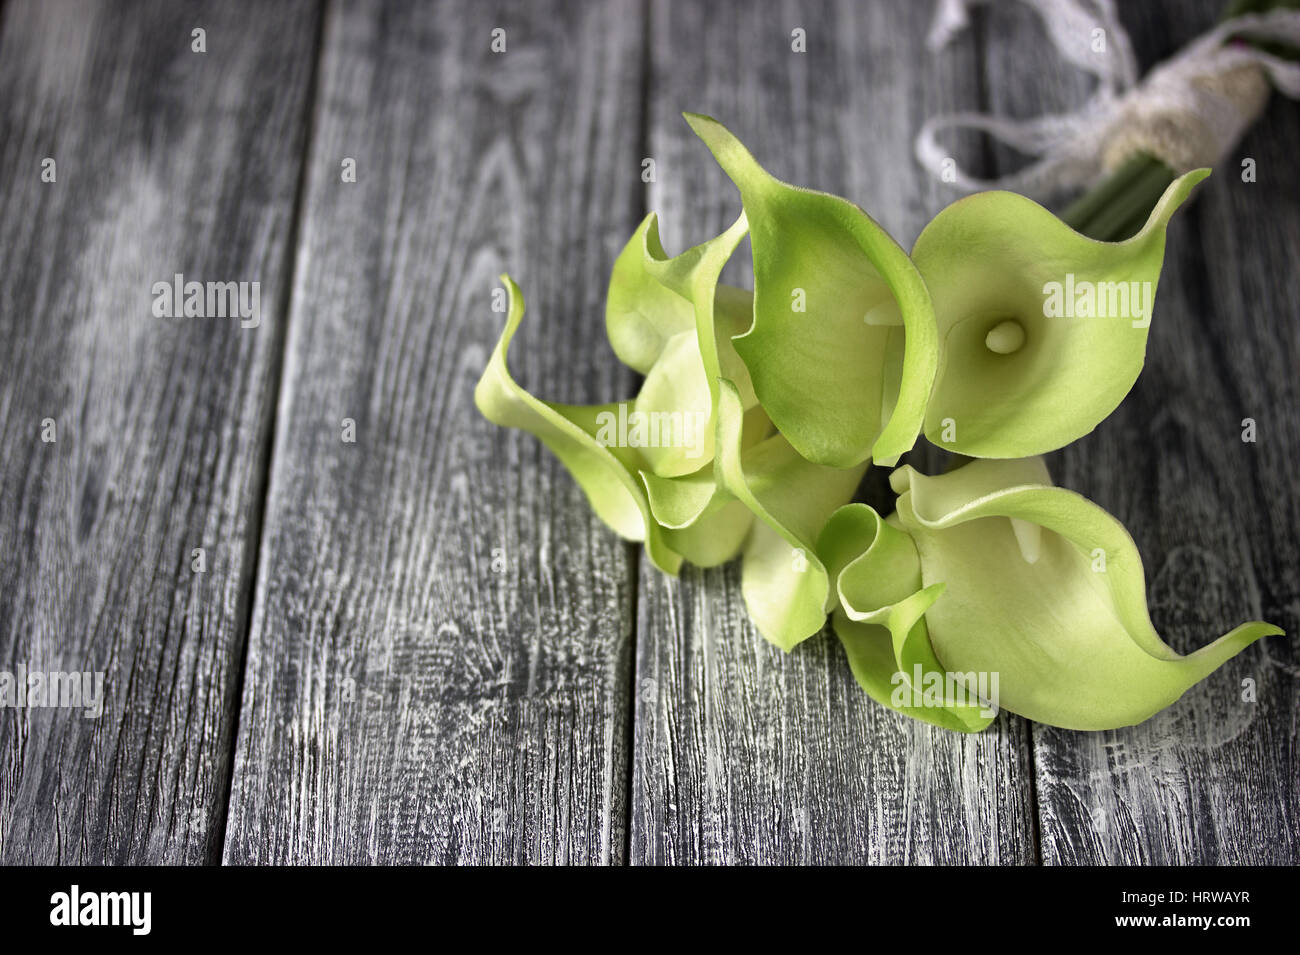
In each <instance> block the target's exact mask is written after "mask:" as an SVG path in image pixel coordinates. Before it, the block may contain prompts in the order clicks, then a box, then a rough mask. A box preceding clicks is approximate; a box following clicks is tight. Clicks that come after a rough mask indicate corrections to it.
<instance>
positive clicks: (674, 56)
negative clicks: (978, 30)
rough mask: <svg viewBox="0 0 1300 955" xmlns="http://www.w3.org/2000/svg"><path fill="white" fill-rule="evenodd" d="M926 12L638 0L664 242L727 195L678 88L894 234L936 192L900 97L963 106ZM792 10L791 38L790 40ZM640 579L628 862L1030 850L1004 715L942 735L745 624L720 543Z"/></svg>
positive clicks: (952, 61) (1023, 783) (841, 661)
mask: <svg viewBox="0 0 1300 955" xmlns="http://www.w3.org/2000/svg"><path fill="white" fill-rule="evenodd" d="M930 13H931V10H930V6H929V5H928V4H917V3H914V2H904V0H899V2H894V3H888V4H883V3H870V4H867V3H849V2H845V3H840V4H825V3H787V4H783V5H780V6H777V5H772V6H765V7H764V8H763V12H762V14H761V15H759V14H758V13H756V12H755V11H754V9H753V8H752V6H750V5H747V4H743V3H716V2H715V3H709V4H699V3H690V2H673V3H659V4H656V5H655V12H654V17H653V23H652V63H653V72H652V76H651V83H650V97H651V101H650V117H651V127H650V154H651V155H652V156H654V157H655V158H656V160H657V161H658V184H657V186H656V187H654V188H653V189H652V192H651V199H652V201H651V205H652V207H653V208H655V209H657V210H658V211H659V212H660V216H661V222H662V226H663V233H664V241H665V244H666V245H667V247H668V250H669V252H673V251H677V250H680V249H682V248H684V247H685V246H686V245H688V244H692V243H694V242H698V241H701V240H703V239H704V238H706V237H708V236H709V235H713V234H716V233H717V232H718V231H719V230H721V229H722V228H724V227H725V226H726V225H727V224H729V223H730V222H731V220H732V218H734V216H735V214H736V213H737V212H738V211H739V198H738V196H737V195H736V193H735V190H734V188H733V187H732V186H731V185H730V183H728V182H727V180H726V178H725V176H723V174H722V173H721V172H720V171H719V170H718V169H717V168H716V166H715V165H714V163H713V160H712V159H711V158H710V157H709V155H708V153H707V151H706V150H705V148H704V147H703V145H702V144H700V143H699V142H698V141H696V140H695V138H694V137H693V136H692V134H691V133H690V130H689V129H688V128H687V127H686V125H685V124H684V123H683V122H682V120H681V119H680V117H679V116H678V112H679V111H680V110H683V109H689V110H696V111H702V112H707V113H710V114H712V115H714V116H716V117H717V118H718V119H720V120H721V121H723V122H724V123H727V124H728V125H730V126H731V128H732V129H733V130H734V131H735V132H736V133H737V134H738V135H739V136H740V137H741V138H742V139H743V140H744V141H745V142H746V144H747V145H749V146H750V148H751V149H752V150H753V151H754V153H755V154H756V156H758V158H759V160H760V161H761V162H763V163H764V164H765V165H766V166H767V167H768V168H769V169H770V170H771V171H772V172H773V173H775V174H776V175H778V176H781V177H782V178H784V179H787V180H789V181H792V182H795V183H799V184H801V185H807V186H812V187H816V188H822V189H826V190H829V191H832V192H836V193H839V194H841V195H847V196H849V197H850V198H852V199H854V200H855V201H857V202H858V203H859V204H860V205H862V206H864V207H865V208H866V209H867V210H868V211H869V212H870V213H871V214H872V215H873V216H875V217H876V218H877V219H878V220H879V221H880V222H881V223H882V224H883V225H884V226H885V227H886V228H888V229H889V230H890V231H891V232H892V233H893V234H894V235H896V236H897V237H898V238H899V239H900V241H902V242H904V243H905V244H910V242H911V241H912V239H913V238H915V236H916V234H917V233H918V232H919V231H920V228H921V226H922V225H923V224H924V222H925V221H926V219H927V218H928V216H929V215H930V214H932V213H933V212H935V211H937V210H938V209H939V208H940V207H941V206H942V205H943V204H944V201H946V200H945V197H944V195H943V194H942V193H941V192H940V190H939V188H938V187H937V186H936V185H935V184H934V183H932V182H931V181H930V180H929V178H928V177H927V176H925V175H924V174H922V173H921V172H920V170H919V169H918V168H917V167H916V165H915V163H914V162H913V160H912V156H911V138H912V135H913V133H914V131H915V128H916V124H917V123H918V122H919V116H920V115H921V114H922V113H928V112H932V111H938V110H941V109H942V110H946V109H954V108H960V107H972V106H974V105H975V102H974V96H975V92H976V84H975V82H974V78H975V63H974V59H973V56H972V44H971V42H970V41H969V40H966V41H964V42H963V43H960V44H958V45H957V46H956V47H955V48H954V50H953V51H951V52H950V53H948V54H947V55H945V56H944V58H943V59H941V60H939V61H936V62H928V61H927V60H926V59H925V55H924V51H923V47H922V38H923V36H924V33H925V30H926V28H927V26H928V17H929V15H930ZM796 27H802V28H803V29H804V30H806V31H807V52H806V53H804V54H798V53H794V52H792V51H791V31H792V30H793V29H794V28H796ZM745 248H747V246H745ZM743 257H744V256H742V258H743ZM742 271H743V269H742ZM738 277H739V276H738ZM883 473H884V472H883V471H882V472H880V474H883ZM876 476H877V477H879V476H880V475H876ZM877 490H879V487H878V486H877ZM877 503H879V504H882V505H883V504H884V503H885V499H884V498H883V497H882V498H881V499H880V500H878V501H877ZM640 582H641V594H640V598H639V601H638V645H637V670H636V676H637V688H638V694H637V721H636V748H635V756H634V778H633V801H632V861H634V862H638V863H662V862H709V863H721V862H810V863H825V862H892V863H898V862H950V863H965V862H998V863H1011V862H1026V861H1032V860H1033V859H1034V858H1035V855H1036V852H1035V848H1034V842H1033V831H1032V803H1031V801H1030V791H1029V754H1028V732H1027V729H1026V726H1025V723H1024V722H1023V721H1022V720H1019V719H1016V718H1008V717H1006V716H1004V717H1000V718H999V720H998V721H997V723H996V724H995V725H994V726H993V727H991V728H990V729H989V730H988V731H987V732H986V733H985V734H983V735H980V736H975V737H962V736H959V735H957V734H951V733H946V732H944V731H941V730H937V729H934V728H931V727H928V726H924V725H922V724H919V723H916V722H913V721H910V720H907V719H905V718H903V717H900V716H897V715H896V714H893V713H891V712H888V711H886V710H884V709H883V708H881V707H878V706H877V705H876V704H874V703H873V702H872V701H871V700H870V699H869V698H868V697H867V696H866V694H864V693H863V692H862V691H861V690H860V689H859V688H858V686H857V684H856V683H855V682H854V680H853V677H852V675H851V673H850V671H849V667H848V662H847V659H846V658H845V656H844V653H843V651H842V650H841V648H840V645H839V643H838V641H837V640H835V638H834V636H833V635H832V634H830V633H829V631H828V632H827V633H825V634H823V635H821V636H819V637H815V638H813V639H811V640H809V641H807V642H806V643H805V644H803V645H801V646H800V647H799V648H798V649H796V650H795V651H794V652H793V653H791V654H789V655H785V654H782V653H781V652H780V651H779V650H776V649H775V648H773V647H771V646H769V645H767V644H765V643H763V641H762V640H761V638H759V637H758V635H757V634H756V632H755V631H754V629H753V628H752V626H751V625H750V624H749V622H748V619H747V617H746V614H745V610H744V604H743V601H742V600H741V596H740V588H739V573H738V567H737V565H735V564H733V565H731V566H729V567H727V568H723V569H720V570H714V571H708V572H699V571H686V572H685V573H684V574H683V576H682V578H681V579H680V580H678V581H674V580H671V579H669V578H665V577H664V576H663V575H661V574H659V573H658V572H656V571H655V570H654V569H653V568H650V567H648V566H643V568H642V571H641V574H640Z"/></svg>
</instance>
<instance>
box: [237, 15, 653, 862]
mask: <svg viewBox="0 0 1300 955" xmlns="http://www.w3.org/2000/svg"><path fill="white" fill-rule="evenodd" d="M642 20H643V13H642V9H641V7H640V5H639V4H637V3H635V2H611V3H601V4H583V5H581V6H579V5H572V6H564V7H557V6H554V5H548V4H529V3H522V2H521V3H508V4H496V3H478V2H468V0H463V2H448V3H439V4H436V5H433V6H422V5H418V4H412V5H409V6H406V5H403V6H393V5H385V4H381V3H378V2H374V3H349V4H335V5H332V6H331V7H330V12H329V14H328V16H327V21H326V30H325V45H324V46H325V49H324V56H323V60H322V63H321V93H320V104H321V108H320V112H319V114H318V116H317V119H316V128H315V135H314V137H313V142H312V144H311V148H310V153H309V167H310V173H309V178H308V191H307V198H306V212H305V218H304V222H303V227H302V242H301V245H300V248H299V250H298V273H297V274H298V278H297V282H296V289H295V293H294V301H293V308H292V312H291V325H290V338H289V345H288V348H287V352H286V374H285V386H284V392H283V400H282V406H281V411H280V414H279V418H278V424H277V437H276V446H275V463H274V468H273V472H272V479H271V487H270V496H269V503H268V513H267V521H266V534H265V537H264V543H263V551H262V557H261V563H260V573H259V576H258V580H257V598H256V602H255V609H254V620H253V626H252V632H251V637H250V649H249V660H248V669H247V676H246V683H245V690H244V698H243V710H242V716H241V722H240V731H239V742H238V749H237V753H236V758H235V768H234V772H235V782H234V787H233V792H232V801H231V807H230V819H229V826H228V829H227V840H226V847H225V859H226V861H227V862H230V863H245V862H293V863H344V862H349V863H350V862H382V863H427V862H457V863H472V862H491V863H513V862H547V863H553V862H556V863H558V862H575V863H576V862H618V861H621V860H622V859H623V857H624V849H625V842H626V835H625V824H626V808H625V795H626V787H627V781H626V780H627V771H628V770H627V762H628V757H627V737H628V731H629V725H628V721H629V719H630V710H631V708H630V703H629V693H630V685H631V671H630V668H631V639H632V614H633V609H632V608H633V600H634V577H633V566H634V564H633V558H632V556H631V551H630V549H629V548H628V547H627V546H626V545H625V544H623V543H621V542H620V541H619V540H618V539H617V538H616V537H614V536H613V535H612V534H611V533H610V532H609V531H607V530H606V529H605V528H604V527H603V526H601V525H600V524H599V522H598V521H597V520H596V519H595V518H594V517H593V516H592V514H591V511H590V508H589V507H588V505H587V503H586V500H585V498H584V497H583V495H582V493H581V492H580V491H579V489H578V488H577V486H576V484H574V482H573V481H572V479H571V478H570V477H569V476H568V475H567V474H566V473H565V472H564V469H563V468H562V467H561V466H560V465H559V464H558V463H557V462H556V461H555V460H554V459H553V458H552V457H551V455H550V454H549V452H547V451H546V450H545V448H543V447H542V446H541V445H540V443H539V442H537V441H536V440H535V439H533V438H532V437H530V436H528V435H524V434H520V433H517V432H509V431H504V430H501V429H498V428H496V427H494V426H493V425H491V424H489V423H488V422H486V421H485V420H483V419H482V418H481V417H480V416H479V414H478V412H477V410H476V409H475V407H474V403H473V387H474V383H475V381H476V380H477V378H478V376H479V374H480V372H481V371H482V369H483V367H484V365H485V363H486V361H487V358H488V355H489V353H490V351H491V348H492V346H493V344H494V342H495V340H496V338H497V336H498V334H499V332H500V329H501V327H502V324H503V322H504V316H503V315H501V314H496V313H494V312H493V311H492V308H491V293H492V290H493V289H494V288H496V287H498V286H499V284H500V283H499V281H498V279H497V275H498V273H500V272H501V271H502V270H505V269H508V270H509V271H510V273H511V274H512V276H513V277H514V278H516V279H517V280H518V281H519V282H520V284H521V286H522V288H523V290H524V293H525V295H526V296H527V299H528V306H529V314H530V316H531V317H530V318H528V319H526V321H525V323H524V326H523V329H522V330H521V332H520V334H519V337H518V338H517V340H516V344H515V346H514V349H513V352H514V353H513V355H512V366H513V369H514V371H515V373H516V375H517V377H518V378H519V380H520V382H521V384H523V386H524V387H526V388H528V389H530V390H531V391H533V392H534V393H537V394H540V395H542V396H544V397H547V398H551V399H557V400H562V401H571V402H596V401H607V400H609V399H610V397H611V396H614V395H628V394H631V392H632V389H633V387H634V382H633V379H632V377H631V375H630V374H629V373H627V372H625V371H622V370H620V366H619V365H618V363H617V361H616V360H615V359H614V356H613V353H612V351H611V350H610V349H609V347H608V345H606V344H604V335H603V302H604V290H605V283H606V282H607V281H608V274H609V269H610V267H611V266H612V263H613V259H614V257H615V255H616V254H617V252H618V251H619V249H620V248H621V246H622V244H623V243H624V242H625V241H626V240H627V237H628V236H629V235H631V233H632V230H633V229H634V227H635V225H636V221H637V218H638V216H639V215H640V211H641V205H642V201H641V194H642V187H641V181H640V163H639V158H638V156H639V146H638V138H639V129H640V121H639V115H640V114H639V101H640V85H641V66H642V58H641V48H642V40H641V35H642V33H641V31H642ZM498 27H499V28H502V29H504V30H505V38H506V52H504V53H501V54H494V53H493V52H492V51H491V49H490V43H491V40H492V31H493V29H495V28H498ZM345 158H353V159H355V160H356V166H357V181H356V182H355V183H344V182H341V175H340V172H341V163H342V161H343V160H344V159H345ZM344 418H352V419H354V420H355V422H356V442H355V443H354V444H348V443H344V442H343V441H342V440H341V434H342V432H341V423H342V420H343V419H344ZM494 561H497V562H500V566H501V567H502V569H501V571H500V572H497V571H496V570H494Z"/></svg>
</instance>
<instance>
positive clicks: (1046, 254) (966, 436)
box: [912, 169, 1209, 458]
mask: <svg viewBox="0 0 1300 955" xmlns="http://www.w3.org/2000/svg"><path fill="white" fill-rule="evenodd" d="M1207 175H1209V170H1208V169H1198V170H1196V171H1194V172H1189V173H1187V174H1186V175H1184V176H1180V177H1179V178H1178V179H1176V180H1175V181H1174V182H1173V183H1172V184H1171V185H1170V186H1169V188H1168V189H1167V190H1165V194H1164V196H1163V197H1162V198H1161V199H1160V201H1159V203H1158V204H1157V205H1156V207H1155V209H1154V210H1153V211H1152V213H1151V215H1150V216H1149V217H1148V219H1147V222H1146V224H1145V225H1144V226H1143V227H1142V229H1141V230H1140V231H1139V232H1138V233H1137V234H1136V235H1134V236H1133V237H1132V238H1129V239H1126V240H1124V241H1123V242H1099V241H1097V240H1095V239H1090V238H1088V237H1087V236H1084V235H1081V234H1080V233H1078V232H1075V231H1074V230H1073V229H1071V228H1070V227H1069V226H1068V225H1066V224H1065V223H1064V222H1062V221H1061V220H1060V219H1058V218H1057V217H1056V216H1054V215H1052V213H1050V212H1048V211H1047V210H1046V209H1044V208H1043V207H1042V206H1040V205H1039V204H1038V203H1036V202H1033V201H1032V200H1030V199H1026V198H1025V197H1024V196H1019V195H1016V194H1015V193H1012V192H981V193H976V194H975V195H973V196H968V197H966V198H965V199H958V200H957V201H956V202H954V203H953V204H952V205H950V206H948V207H947V208H946V209H944V210H943V211H942V212H940V213H939V214H938V215H937V216H935V217H934V219H933V220H931V222H930V224H929V225H927V226H926V227H925V229H924V230H923V231H922V232H921V235H920V236H919V237H918V238H917V240H916V244H915V245H914V246H913V248H912V261H913V262H915V263H916V267H917V268H918V269H919V270H920V272H921V275H922V276H923V277H924V279H925V284H926V287H927V288H928V289H929V291H930V297H931V300H932V302H933V305H934V315H935V322H936V326H937V329H938V342H939V361H938V372H937V375H936V378H935V383H934V392H933V394H932V395H931V396H930V400H929V403H928V405H927V407H926V412H925V436H926V437H927V438H929V439H930V440H931V441H932V442H934V443H935V444H937V445H939V446H941V447H943V448H946V449H948V450H950V451H954V452H957V453H960V454H965V455H969V456H971V457H980V458H1018V457H1029V456H1032V455H1036V454H1044V453H1046V452H1048V451H1054V450H1056V449H1057V448H1060V447H1064V446H1065V445H1066V444H1069V443H1070V442H1071V441H1074V440H1076V439H1078V438H1081V437H1083V436H1084V435H1085V434H1087V433H1088V432H1089V431H1091V430H1092V429H1093V428H1095V427H1096V426H1097V425H1098V424H1099V423H1100V422H1101V421H1102V420H1103V419H1105V418H1106V416H1107V415H1109V414H1110V413H1111V412H1112V411H1114V410H1115V408H1116V407H1118V406H1119V403H1120V402H1121V401H1123V400H1124V396H1125V395H1127V394H1128V392H1129V390H1130V389H1131V388H1132V387H1133V383H1134V382H1135V381H1137V377H1138V374H1139V372H1141V370H1142V364H1143V362H1144V361H1145V358H1146V344H1147V335H1148V332H1149V329H1150V326H1151V311H1152V308H1153V306H1154V301H1155V291H1156V284H1157V282H1158V280H1159V278H1160V267H1161V263H1162V262H1163V259H1164V250H1165V231H1166V227H1167V226H1168V224H1169V219H1170V217H1171V216H1173V214H1174V212H1175V211H1177V209H1178V207H1179V206H1180V205H1181V204H1182V203H1183V202H1184V201H1185V200H1186V198H1187V196H1188V195H1189V194H1190V193H1191V191H1192V188H1193V187H1194V186H1195V185H1196V184H1197V183H1198V182H1200V181H1201V180H1202V179H1204V178H1205V177H1206V176H1207Z"/></svg>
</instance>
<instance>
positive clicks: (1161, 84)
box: [915, 0, 1300, 198]
mask: <svg viewBox="0 0 1300 955" xmlns="http://www.w3.org/2000/svg"><path fill="white" fill-rule="evenodd" d="M987 2H989V0H939V5H938V9H937V10H936V13H935V19H934V23H933V25H932V26H931V29H930V35H929V37H928V38H927V40H926V44H927V46H929V48H930V49H931V51H932V52H937V51H938V50H941V49H942V48H943V47H944V46H946V45H947V43H948V42H949V41H950V40H951V39H952V37H953V36H954V35H956V34H957V33H959V32H960V31H961V30H963V29H964V28H965V27H966V26H967V24H968V22H969V17H968V10H969V8H970V7H972V6H974V5H976V4H977V3H987ZM1020 2H1022V3H1025V4H1026V5H1028V6H1029V7H1031V8H1033V9H1034V10H1035V11H1036V12H1037V13H1038V14H1039V16H1041V17H1042V19H1043V22H1044V24H1045V26H1046V27H1047V34H1048V37H1049V39H1050V41H1051V43H1052V45H1053V47H1055V48H1056V50H1057V52H1058V53H1059V54H1060V55H1061V56H1062V57H1063V58H1064V59H1065V60H1067V61H1068V62H1069V63H1071V64H1073V65H1075V66H1077V67H1079V68H1081V69H1083V70H1085V71H1087V72H1088V73H1090V74H1092V75H1093V76H1095V77H1096V79H1097V87H1096V89H1095V90H1094V91H1093V93H1092V94H1091V96H1089V98H1088V100H1087V101H1086V102H1085V103H1084V104H1083V105H1082V106H1080V107H1079V108H1078V109H1076V110H1074V111H1073V112H1069V113H1057V114H1045V115H1042V116H1036V117H1033V118H1030V119H1012V118H1010V117H1004V116H995V115H992V114H989V113H973V112H964V113H949V114H944V115H940V116H934V117H931V118H930V119H929V120H927V121H926V122H925V124H924V125H923V126H922V127H921V130H920V132H919V133H918V134H917V137H916V143H915V152H916V158H917V160H918V161H919V162H920V163H921V165H922V166H923V167H925V168H926V169H928V170H930V171H931V172H932V173H933V174H934V175H936V176H938V177H939V178H941V179H943V180H945V181H947V182H952V183H954V184H955V185H957V186H958V187H960V188H962V189H965V190H968V191H973V190H980V189H1011V190H1014V191H1016V192H1021V193H1024V194H1026V195H1031V196H1037V197H1040V198H1045V197H1047V196H1050V195H1054V194H1056V193H1059V192H1062V191H1064V190H1067V189H1069V190H1077V189H1079V188H1081V187H1084V186H1087V185H1091V184H1092V183H1093V182H1094V181H1096V179H1097V178H1099V177H1100V176H1101V175H1102V174H1103V173H1105V172H1107V171H1109V170H1111V169H1113V168H1115V167H1116V166H1118V165H1120V164H1121V163H1122V162H1123V161H1124V160H1125V159H1127V158H1128V157H1129V156H1131V155H1133V154H1134V153H1136V152H1146V153H1150V154H1151V155H1154V156H1156V157H1157V158H1159V159H1161V160H1162V161H1164V162H1165V163H1166V164H1167V165H1169V166H1170V167H1171V168H1172V169H1173V170H1174V171H1175V172H1176V173H1182V172H1186V171H1187V170H1188V169H1195V168H1197V167H1198V166H1212V165H1215V164H1217V163H1218V162H1220V161H1221V160H1222V159H1223V158H1224V156H1226V155H1227V154H1228V153H1229V152H1230V151H1231V150H1232V149H1233V147H1234V146H1236V144H1237V143H1238V142H1239V141H1240V139H1241V137H1242V135H1243V134H1244V133H1245V131H1246V129H1247V128H1249V127H1250V125H1251V124H1252V123H1253V122H1254V121H1255V120H1256V119H1257V118H1258V117H1259V114H1260V113H1261V112H1262V111H1263V108H1264V104H1265V103H1266V102H1267V100H1268V90H1269V81H1272V85H1273V86H1274V87H1276V88H1277V89H1278V90H1280V91H1281V92H1283V93H1285V94H1286V95H1287V96H1290V97H1292V98H1296V97H1300V64H1295V63H1291V62H1289V61H1287V60H1284V59H1281V58H1280V57H1276V56H1273V55H1271V54H1269V53H1265V52H1264V51H1262V50H1259V49H1256V48H1255V47H1253V46H1248V45H1246V44H1245V43H1242V42H1239V41H1241V40H1244V39H1252V40H1265V41H1267V40H1275V41H1281V42H1283V43H1286V44H1289V45H1291V46H1297V47H1300V11H1293V10H1279V11H1273V12H1270V13H1264V14H1250V15H1246V16H1241V17H1237V18H1235V19H1233V20H1229V21H1226V22H1224V23H1222V24H1219V25H1218V26H1216V27H1214V28H1213V29H1212V30H1210V31H1209V32H1207V33H1205V34H1203V35H1202V36H1200V37H1198V38H1197V39H1196V40H1194V41H1193V42H1191V43H1190V44H1188V45H1187V46H1186V47H1184V48H1183V49H1182V50H1181V51H1180V52H1179V53H1178V54H1177V55H1176V56H1174V57H1173V58H1171V59H1169V60H1166V61H1165V62H1164V63H1161V64H1160V65H1159V66H1157V67H1155V68H1154V69H1152V70H1151V71H1150V72H1149V73H1148V74H1147V75H1146V77H1145V78H1144V79H1143V80H1142V81H1141V82H1140V83H1139V82H1137V63H1136V60H1135V59H1134V57H1133V50H1132V47H1131V45H1130V43H1129V39H1128V34H1127V33H1126V32H1125V31H1124V28H1123V27H1122V26H1121V25H1120V22H1119V18H1118V17H1117V16H1116V13H1115V6H1114V3H1113V2H1112V0H1020ZM1098 30H1101V31H1104V33H1102V34H1097V33H1096V32H1095V31H1098ZM1098 36H1102V37H1104V42H1105V52H1104V53H1099V52H1094V40H1095V39H1096V38H1097V37H1098ZM952 129H958V130H960V129H970V130H980V131H983V132H986V133H988V134H989V135H990V136H992V137H994V138H995V139H997V140H999V141H1001V142H1003V143H1006V144H1007V145H1009V146H1012V147H1014V148H1016V149H1017V150H1019V151H1021V152H1023V153H1026V154H1027V155H1030V156H1037V157H1040V158H1038V159H1037V160H1036V161H1035V162H1032V163H1030V164H1029V165H1028V166H1026V167H1025V168H1023V169H1021V170H1019V171H1017V172H1014V173H1011V174H1009V175H1006V176H1001V177H998V178H997V179H979V178H977V177H975V176H972V175H971V174H970V173H969V172H967V171H966V170H964V169H962V168H961V166H960V165H959V164H958V163H957V162H956V161H955V160H953V159H952V158H951V154H950V152H949V151H948V150H946V149H944V148H943V147H942V146H940V145H939V141H938V134H939V133H940V132H943V131H946V130H952Z"/></svg>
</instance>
